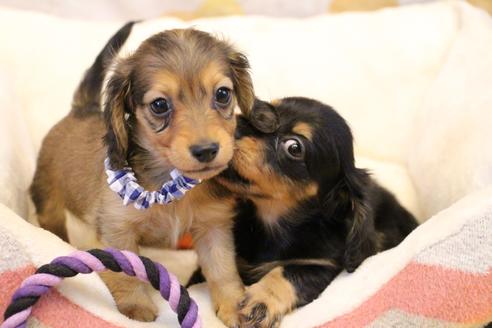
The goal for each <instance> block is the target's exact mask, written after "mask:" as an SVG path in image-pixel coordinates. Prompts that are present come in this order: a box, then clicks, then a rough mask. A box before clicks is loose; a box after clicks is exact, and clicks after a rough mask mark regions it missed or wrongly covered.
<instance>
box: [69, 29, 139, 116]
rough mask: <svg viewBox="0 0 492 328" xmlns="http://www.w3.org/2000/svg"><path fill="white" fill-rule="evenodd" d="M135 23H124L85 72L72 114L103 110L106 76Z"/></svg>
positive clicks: (78, 114) (74, 98)
mask: <svg viewBox="0 0 492 328" xmlns="http://www.w3.org/2000/svg"><path fill="white" fill-rule="evenodd" d="M135 23H136V22H133V21H132V22H128V23H126V24H125V25H123V27H121V28H120V29H119V30H118V31H117V32H116V33H115V34H114V35H113V36H112V37H111V39H109V41H108V42H107V43H106V45H105V46H104V48H103V49H102V50H101V52H100V53H99V54H98V55H97V57H96V60H95V61H94V63H93V64H92V66H91V67H89V69H88V70H87V71H86V72H85V75H84V78H83V79H82V81H81V82H80V84H79V86H78V88H77V90H76V91H75V94H74V97H73V103H72V111H71V113H72V114H74V115H76V116H85V115H87V114H91V113H100V112H101V92H102V87H103V82H104V78H105V76H106V73H107V71H108V68H109V67H110V66H111V63H112V61H113V59H114V57H115V56H116V55H117V54H118V51H119V50H120V49H121V47H122V46H123V44H125V41H126V40H127V39H128V36H129V35H130V32H131V31H132V28H133V25H134V24H135Z"/></svg>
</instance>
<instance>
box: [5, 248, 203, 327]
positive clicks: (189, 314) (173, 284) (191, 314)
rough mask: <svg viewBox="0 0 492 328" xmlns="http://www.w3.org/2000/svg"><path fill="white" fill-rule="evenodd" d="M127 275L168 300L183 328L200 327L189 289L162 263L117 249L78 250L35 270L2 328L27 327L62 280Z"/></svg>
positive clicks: (8, 308)
mask: <svg viewBox="0 0 492 328" xmlns="http://www.w3.org/2000/svg"><path fill="white" fill-rule="evenodd" d="M108 269H109V270H111V271H114V272H124V273H125V274H127V275H129V276H136V277H137V278H138V279H139V280H141V281H145V282H150V284H151V285H152V287H154V288H155V289H156V290H158V291H159V292H160V293H161V295H162V297H163V298H164V299H166V300H167V301H169V305H170V307H171V309H172V310H173V311H174V312H176V313H177V314H178V321H179V323H180V325H181V327H183V328H200V327H201V320H200V317H199V316H198V306H197V304H196V303H195V301H194V300H193V299H192V298H190V295H189V294H188V291H187V290H186V288H184V287H183V286H181V285H180V284H179V282H178V279H177V278H176V276H174V275H173V274H172V273H170V272H168V271H167V270H166V269H165V268H164V267H163V266H162V265H161V264H159V263H156V262H153V261H152V260H150V259H148V258H147V257H145V256H138V255H136V254H135V253H132V252H129V251H120V250H117V249H114V248H106V249H104V250H101V249H91V250H89V251H75V252H73V253H72V254H70V255H69V256H60V257H57V258H55V259H54V260H53V261H51V263H50V264H45V265H43V266H41V267H40V268H38V269H37V270H36V273H35V274H34V275H32V276H30V277H27V278H26V279H25V280H24V281H23V282H22V284H21V287H20V288H19V289H17V290H16V291H15V293H14V295H13V296H12V302H11V303H10V304H9V306H8V307H7V309H6V310H5V313H4V322H3V323H2V325H1V326H0V328H24V327H26V326H27V318H28V317H29V316H30V314H31V311H32V307H33V305H34V304H35V303H36V302H37V301H38V300H39V298H40V297H41V296H42V295H43V294H45V293H46V292H48V291H49V289H50V288H51V287H53V286H56V285H58V284H59V283H60V282H61V281H62V280H63V278H67V277H73V276H75V275H77V274H78V273H83V274H87V273H91V272H102V271H105V270H108Z"/></svg>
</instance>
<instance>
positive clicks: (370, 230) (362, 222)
mask: <svg viewBox="0 0 492 328" xmlns="http://www.w3.org/2000/svg"><path fill="white" fill-rule="evenodd" d="M344 180H345V181H344V184H345V187H346V193H347V194H346V196H347V197H348V199H347V201H348V206H349V210H348V213H349V214H348V217H347V218H346V219H345V220H346V221H345V224H346V228H347V236H346V241H345V253H344V267H345V269H346V270H347V272H353V271H355V269H356V268H357V267H358V266H359V265H360V264H361V263H362V262H363V261H364V260H365V259H366V258H367V257H369V256H371V255H373V254H375V253H376V252H377V240H376V231H375V227H374V217H373V212H372V208H371V206H370V205H369V199H368V197H369V195H368V187H369V185H370V183H371V181H370V177H369V174H368V173H367V172H366V171H365V170H361V169H357V168H353V170H351V172H346V173H345V178H344Z"/></svg>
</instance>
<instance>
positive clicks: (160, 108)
mask: <svg viewBox="0 0 492 328" xmlns="http://www.w3.org/2000/svg"><path fill="white" fill-rule="evenodd" d="M150 110H151V111H152V113H154V114H155V115H157V116H162V115H164V114H166V113H167V112H169V111H170V110H171V106H170V105H169V102H168V101H167V100H166V99H164V98H157V99H155V100H154V101H152V102H151V103H150Z"/></svg>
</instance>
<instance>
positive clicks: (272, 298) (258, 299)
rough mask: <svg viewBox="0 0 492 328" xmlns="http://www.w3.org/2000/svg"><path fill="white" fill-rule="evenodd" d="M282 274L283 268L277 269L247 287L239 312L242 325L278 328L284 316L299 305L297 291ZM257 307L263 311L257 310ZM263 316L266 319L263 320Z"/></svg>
mask: <svg viewBox="0 0 492 328" xmlns="http://www.w3.org/2000/svg"><path fill="white" fill-rule="evenodd" d="M282 272H283V269H282V268H281V267H278V268H275V269H273V270H272V271H270V272H269V273H268V274H267V275H266V276H264V277H263V278H262V279H261V280H260V281H258V282H257V283H255V284H253V285H251V286H249V287H247V289H246V296H245V299H244V301H243V302H242V303H241V305H240V307H241V309H240V311H239V313H240V317H241V318H242V324H244V325H245V326H248V325H252V326H253V327H278V326H279V325H280V319H281V318H282V316H283V315H284V314H286V313H288V312H290V311H291V310H292V309H293V308H294V306H295V305H296V303H297V296H296V291H295V289H294V287H293V286H292V285H291V284H290V282H289V281H288V280H287V279H285V278H284V276H283V273H282ZM260 304H264V306H262V305H260ZM255 307H263V309H262V310H260V311H259V310H255ZM257 309H258V308H257ZM255 314H256V315H255ZM263 316H264V319H263V320H261V317H263Z"/></svg>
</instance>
